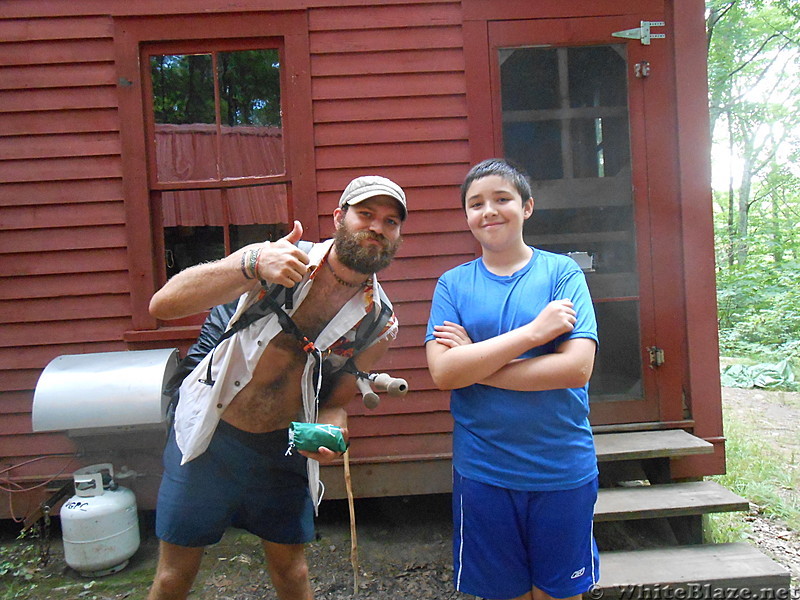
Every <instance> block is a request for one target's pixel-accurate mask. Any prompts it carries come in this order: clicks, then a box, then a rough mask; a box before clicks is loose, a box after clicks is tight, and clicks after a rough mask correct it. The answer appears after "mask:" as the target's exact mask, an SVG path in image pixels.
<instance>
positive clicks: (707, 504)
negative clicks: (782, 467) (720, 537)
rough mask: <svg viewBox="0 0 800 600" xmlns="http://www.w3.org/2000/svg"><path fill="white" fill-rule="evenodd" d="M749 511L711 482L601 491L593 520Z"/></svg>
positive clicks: (746, 502)
mask: <svg viewBox="0 0 800 600" xmlns="http://www.w3.org/2000/svg"><path fill="white" fill-rule="evenodd" d="M749 507H750V504H749V503H748V501H747V500H745V499H744V498H742V497H741V496H738V495H737V494H734V493H733V492H732V491H730V490H729V489H727V488H726V487H724V486H721V485H719V484H718V483H717V482H715V481H690V482H686V483H666V484H660V485H642V486H637V487H619V488H603V489H601V490H600V493H599V494H598V496H597V504H596V505H595V509H594V520H595V521H598V522H600V521H624V520H628V519H650V518H657V517H681V516H686V515H702V514H706V513H712V512H731V511H736V510H748V509H749Z"/></svg>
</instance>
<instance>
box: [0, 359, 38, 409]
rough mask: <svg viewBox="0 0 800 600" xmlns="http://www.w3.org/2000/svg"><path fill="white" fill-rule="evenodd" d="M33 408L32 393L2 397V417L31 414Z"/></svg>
mask: <svg viewBox="0 0 800 600" xmlns="http://www.w3.org/2000/svg"><path fill="white" fill-rule="evenodd" d="M15 368H16V367H15ZM31 406H33V392H31V391H18V392H5V393H3V394H2V395H0V415H7V414H14V413H21V412H30V410H31Z"/></svg>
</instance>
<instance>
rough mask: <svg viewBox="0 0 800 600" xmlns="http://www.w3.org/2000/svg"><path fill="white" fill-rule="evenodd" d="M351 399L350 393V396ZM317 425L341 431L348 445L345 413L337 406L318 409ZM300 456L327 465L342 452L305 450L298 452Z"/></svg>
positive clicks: (327, 449) (322, 449)
mask: <svg viewBox="0 0 800 600" xmlns="http://www.w3.org/2000/svg"><path fill="white" fill-rule="evenodd" d="M350 396H351V397H352V393H351V395H350ZM317 421H318V422H319V423H325V424H326V425H335V426H336V427H339V428H340V429H341V430H342V437H344V441H345V444H348V445H349V444H350V433H349V432H348V430H347V411H345V410H344V408H342V407H339V406H330V407H329V406H326V407H325V408H322V409H320V411H319V415H318V417H317ZM298 452H300V454H302V455H303V456H305V457H306V458H313V459H314V460H316V461H318V462H319V463H320V464H329V463H331V462H333V461H334V460H336V459H337V458H339V457H341V456H342V454H343V452H334V451H333V450H331V449H330V448H325V447H322V448H319V450H317V451H316V452H308V451H307V450H298Z"/></svg>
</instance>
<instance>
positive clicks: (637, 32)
mask: <svg viewBox="0 0 800 600" xmlns="http://www.w3.org/2000/svg"><path fill="white" fill-rule="evenodd" d="M663 26H664V21H639V27H634V28H633V29H623V30H622V31H615V32H614V33H612V34H611V35H612V36H613V37H618V38H625V39H628V40H640V41H641V42H642V45H644V46H649V45H650V40H663V39H664V38H666V37H667V34H665V33H651V32H650V28H651V27H663Z"/></svg>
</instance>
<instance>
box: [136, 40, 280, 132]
mask: <svg viewBox="0 0 800 600" xmlns="http://www.w3.org/2000/svg"><path fill="white" fill-rule="evenodd" d="M214 58H216V64H217V77H216V84H217V87H218V90H219V112H220V121H221V123H222V124H223V125H229V126H237V125H257V126H270V125H271V126H276V127H280V125H281V96H280V65H279V63H278V51H277V50H274V49H265V50H241V51H236V52H217V53H214V54H184V55H159V56H153V57H151V59H150V77H151V81H152V86H153V110H154V112H155V117H156V122H157V123H170V124H177V125H182V124H191V123H206V124H213V123H215V122H216V109H215V100H214V85H215V78H214V67H213V64H214Z"/></svg>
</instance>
